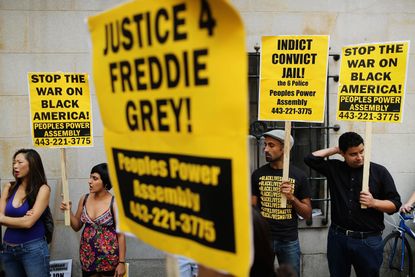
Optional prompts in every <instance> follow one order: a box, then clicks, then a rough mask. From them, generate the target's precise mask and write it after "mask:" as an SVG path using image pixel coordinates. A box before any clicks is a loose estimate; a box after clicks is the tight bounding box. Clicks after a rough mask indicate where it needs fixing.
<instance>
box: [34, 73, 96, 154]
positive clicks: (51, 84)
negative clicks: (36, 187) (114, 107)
mask: <svg viewBox="0 0 415 277" xmlns="http://www.w3.org/2000/svg"><path fill="white" fill-rule="evenodd" d="M28 81H29V95H30V111H31V113H30V114H31V117H30V119H31V129H32V140H33V144H34V146H36V147H79V146H93V140H92V113H91V100H90V94H89V82H88V75H87V74H83V73H53V72H30V73H28Z"/></svg>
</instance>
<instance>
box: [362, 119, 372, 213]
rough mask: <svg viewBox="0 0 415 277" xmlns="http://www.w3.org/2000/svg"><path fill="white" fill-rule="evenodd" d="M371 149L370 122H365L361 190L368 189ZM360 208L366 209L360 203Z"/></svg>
mask: <svg viewBox="0 0 415 277" xmlns="http://www.w3.org/2000/svg"><path fill="white" fill-rule="evenodd" d="M371 149H372V122H366V134H365V152H364V153H365V160H364V163H363V179H362V191H369V172H370V171H369V170H370V160H371V157H370V156H371ZM361 208H362V209H367V207H366V205H361Z"/></svg>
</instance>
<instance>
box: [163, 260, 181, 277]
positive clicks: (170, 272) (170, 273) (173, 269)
mask: <svg viewBox="0 0 415 277" xmlns="http://www.w3.org/2000/svg"><path fill="white" fill-rule="evenodd" d="M166 269H167V277H180V274H179V266H178V262H177V258H176V257H175V256H173V255H171V254H167V255H166Z"/></svg>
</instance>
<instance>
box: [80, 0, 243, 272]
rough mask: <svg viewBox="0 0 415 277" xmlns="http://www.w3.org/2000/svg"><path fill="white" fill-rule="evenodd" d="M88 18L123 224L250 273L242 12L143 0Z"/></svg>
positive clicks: (164, 244) (214, 263)
mask: <svg viewBox="0 0 415 277" xmlns="http://www.w3.org/2000/svg"><path fill="white" fill-rule="evenodd" d="M88 23H89V28H90V32H91V38H92V45H93V70H94V81H95V87H96V91H97V97H98V103H99V107H100V112H101V115H102V119H103V123H104V141H105V148H106V153H107V158H108V162H109V166H110V173H111V178H112V181H113V184H114V191H115V196H116V200H117V205H118V207H119V212H120V222H119V224H120V228H121V230H123V231H126V232H130V233H134V234H135V235H136V236H137V237H139V238H140V239H141V240H143V241H145V242H146V243H149V244H151V245H153V246H154V247H157V248H159V249H161V250H163V251H167V252H170V253H172V254H180V255H183V256H186V257H189V258H191V259H193V260H196V261H197V262H198V263H202V264H204V265H206V266H208V267H211V268H216V269H220V270H222V271H227V272H230V273H232V274H234V275H236V276H247V275H248V272H249V267H250V245H251V229H250V224H251V222H250V218H251V217H250V205H249V199H250V194H249V179H248V172H249V167H248V155H247V149H248V148H247V138H248V136H247V131H248V130H247V126H248V110H247V107H248V99H247V91H248V90H247V78H246V72H247V58H246V50H245V48H244V45H245V33H244V29H243V27H242V23H241V19H240V17H239V15H238V14H237V13H236V11H235V10H234V9H233V8H232V7H231V6H230V3H229V2H228V1H207V0H202V1H191V0H181V1H177V0H176V1H167V0H164V1H132V2H129V3H127V4H125V5H122V6H119V7H117V8H115V9H112V10H109V11H106V12H104V13H102V14H99V15H97V16H94V17H91V18H89V22H88ZM235 118H237V120H235Z"/></svg>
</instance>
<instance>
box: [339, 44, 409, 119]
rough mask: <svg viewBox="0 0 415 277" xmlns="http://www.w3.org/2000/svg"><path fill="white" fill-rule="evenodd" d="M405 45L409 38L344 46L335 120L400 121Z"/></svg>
mask: <svg viewBox="0 0 415 277" xmlns="http://www.w3.org/2000/svg"><path fill="white" fill-rule="evenodd" d="M408 48H409V44H408V42H389V43H374V44H362V45H354V46H348V47H344V48H343V51H342V63H341V69H340V85H339V97H338V101H339V102H338V111H337V119H338V120H350V121H373V122H400V121H402V107H403V99H404V91H405V83H406V69H407V56H408Z"/></svg>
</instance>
